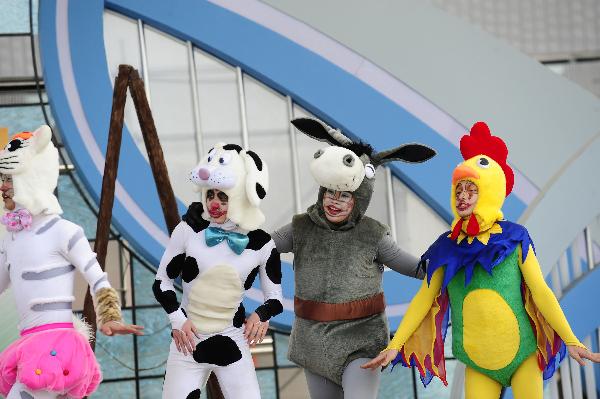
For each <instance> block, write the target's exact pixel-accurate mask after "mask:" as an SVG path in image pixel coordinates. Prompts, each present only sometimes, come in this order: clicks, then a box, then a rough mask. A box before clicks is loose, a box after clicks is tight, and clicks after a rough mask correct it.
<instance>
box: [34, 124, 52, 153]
mask: <svg viewBox="0 0 600 399" xmlns="http://www.w3.org/2000/svg"><path fill="white" fill-rule="evenodd" d="M33 137H34V140H35V142H34V145H35V150H36V152H41V151H42V150H43V149H44V148H46V146H47V145H48V143H50V141H51V140H52V130H50V126H48V125H42V126H40V127H38V128H37V130H36V131H35V132H33Z"/></svg>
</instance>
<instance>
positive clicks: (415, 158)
mask: <svg viewBox="0 0 600 399" xmlns="http://www.w3.org/2000/svg"><path fill="white" fill-rule="evenodd" d="M435 154H436V152H435V150H434V149H433V148H430V147H427V146H426V145H423V144H417V143H411V144H403V145H401V146H399V147H396V148H392V149H390V150H386V151H382V152H379V153H377V154H375V155H374V156H373V158H374V159H373V163H374V164H375V165H376V166H379V165H383V164H384V163H388V162H392V161H403V162H408V163H420V162H425V161H427V160H429V159H431V158H433V157H434V156H435Z"/></svg>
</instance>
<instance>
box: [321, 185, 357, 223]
mask: <svg viewBox="0 0 600 399" xmlns="http://www.w3.org/2000/svg"><path fill="white" fill-rule="evenodd" d="M323 209H324V210H325V217H326V218H327V220H329V221H330V222H331V223H342V222H344V221H346V220H347V219H348V217H350V214H351V213H352V209H354V195H352V193H351V192H348V191H335V190H327V191H325V194H324V195H323Z"/></svg>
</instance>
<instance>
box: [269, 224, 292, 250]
mask: <svg viewBox="0 0 600 399" xmlns="http://www.w3.org/2000/svg"><path fill="white" fill-rule="evenodd" d="M271 238H272V239H273V241H274V242H275V246H276V247H277V251H279V253H280V254H285V253H288V252H292V251H293V250H294V237H293V236H292V224H291V223H289V224H286V225H285V226H283V227H281V228H279V229H277V230H275V231H274V232H273V233H271Z"/></svg>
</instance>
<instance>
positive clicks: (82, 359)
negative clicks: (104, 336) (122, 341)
mask: <svg viewBox="0 0 600 399" xmlns="http://www.w3.org/2000/svg"><path fill="white" fill-rule="evenodd" d="M101 380H102V374H101V373H100V366H99V365H98V362H97V361H96V357H95V356H94V352H92V348H91V347H90V344H89V343H88V342H87V340H86V339H85V337H84V336H83V335H82V334H81V333H79V332H77V330H75V329H74V328H73V325H72V324H71V323H60V324H47V325H44V326H40V327H36V328H33V329H30V330H25V331H23V332H22V333H21V338H19V339H18V340H17V341H15V342H13V343H12V344H11V345H10V346H9V347H8V348H6V350H5V351H4V352H2V354H0V394H2V395H4V396H6V395H7V394H8V392H9V391H10V389H11V388H12V386H13V385H14V384H15V382H16V381H19V382H20V383H22V384H24V385H26V386H27V388H29V389H31V390H32V391H39V390H43V391H51V392H56V393H60V394H67V395H69V396H71V397H73V398H82V397H84V396H87V395H89V394H91V393H92V392H94V391H95V390H96V387H97V386H98V384H99V383H100V381H101Z"/></svg>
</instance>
